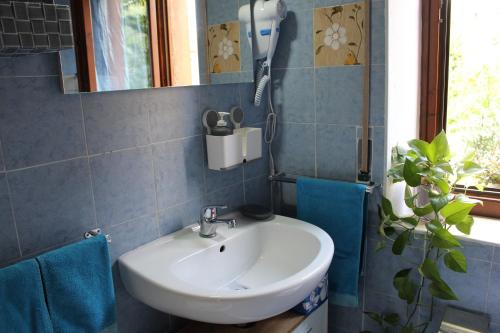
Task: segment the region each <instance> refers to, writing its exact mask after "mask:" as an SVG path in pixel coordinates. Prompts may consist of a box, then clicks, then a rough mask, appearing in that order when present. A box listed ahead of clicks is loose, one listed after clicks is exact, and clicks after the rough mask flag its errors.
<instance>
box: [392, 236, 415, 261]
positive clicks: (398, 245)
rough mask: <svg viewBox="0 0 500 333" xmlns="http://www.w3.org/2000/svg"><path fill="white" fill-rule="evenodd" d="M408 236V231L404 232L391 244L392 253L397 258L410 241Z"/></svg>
mask: <svg viewBox="0 0 500 333" xmlns="http://www.w3.org/2000/svg"><path fill="white" fill-rule="evenodd" d="M410 235H411V231H410V230H405V231H403V232H402V233H400V234H399V236H398V237H397V238H396V240H395V241H394V244H392V253H394V254H395V255H398V256H399V255H401V254H402V253H403V251H404V249H405V246H406V244H408V241H409V240H410Z"/></svg>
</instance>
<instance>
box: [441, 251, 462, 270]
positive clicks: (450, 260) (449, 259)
mask: <svg viewBox="0 0 500 333" xmlns="http://www.w3.org/2000/svg"><path fill="white" fill-rule="evenodd" d="M444 264H445V265H446V267H448V268H449V269H451V270H452V271H455V272H459V273H467V259H466V258H465V256H464V254H463V253H462V252H460V251H458V250H451V251H450V252H448V253H446V254H445V256H444Z"/></svg>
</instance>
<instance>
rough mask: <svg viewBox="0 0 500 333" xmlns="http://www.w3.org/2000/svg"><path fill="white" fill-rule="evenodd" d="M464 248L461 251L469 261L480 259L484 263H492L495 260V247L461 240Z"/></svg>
mask: <svg viewBox="0 0 500 333" xmlns="http://www.w3.org/2000/svg"><path fill="white" fill-rule="evenodd" d="M461 243H462V246H463V248H462V249H461V251H462V252H463V253H464V254H465V256H466V257H467V259H480V260H484V261H491V260H492V259H493V252H494V250H495V248H494V246H493V245H490V244H486V243H482V242H474V241H467V240H465V239H464V240H461Z"/></svg>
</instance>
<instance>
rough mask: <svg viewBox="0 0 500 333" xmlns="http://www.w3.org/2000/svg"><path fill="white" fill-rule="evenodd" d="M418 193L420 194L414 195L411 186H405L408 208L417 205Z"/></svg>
mask: <svg viewBox="0 0 500 333" xmlns="http://www.w3.org/2000/svg"><path fill="white" fill-rule="evenodd" d="M417 195H418V194H415V195H413V193H412V192H411V187H410V186H408V185H406V186H405V204H406V206H407V207H408V208H414V207H415V198H416V197H417Z"/></svg>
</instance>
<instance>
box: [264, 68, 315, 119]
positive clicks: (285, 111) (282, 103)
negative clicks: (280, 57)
mask: <svg viewBox="0 0 500 333" xmlns="http://www.w3.org/2000/svg"><path fill="white" fill-rule="evenodd" d="M273 90H274V92H273V101H274V108H275V111H276V113H277V114H278V119H279V121H280V122H292V123H313V122H314V121H315V117H316V114H315V111H314V70H313V69H312V68H301V69H282V70H281V69H280V70H273Z"/></svg>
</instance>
